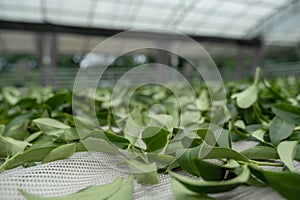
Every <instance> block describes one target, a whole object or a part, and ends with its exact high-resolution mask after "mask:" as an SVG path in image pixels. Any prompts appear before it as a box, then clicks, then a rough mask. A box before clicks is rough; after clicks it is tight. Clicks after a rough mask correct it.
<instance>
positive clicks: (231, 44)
mask: <svg viewBox="0 0 300 200" xmlns="http://www.w3.org/2000/svg"><path fill="white" fill-rule="evenodd" d="M299 11H300V1H298V0H276V1H274V0H185V1H181V0H173V1H164V0H122V1H121V0H85V1H80V0H26V1H24V0H0V86H6V85H14V86H39V85H42V86H45V85H51V86H53V87H54V88H71V87H73V82H74V79H75V77H76V73H77V70H78V69H79V68H80V66H81V67H82V68H86V69H95V68H97V67H101V66H102V67H103V66H106V65H109V66H110V67H109V68H108V70H106V72H105V74H104V75H103V77H102V79H101V81H102V82H103V84H108V85H109V84H110V83H114V82H115V81H116V80H118V78H119V77H120V76H121V75H122V74H124V72H126V71H128V69H130V68H132V67H135V66H138V65H141V64H145V63H153V62H158V63H162V64H167V65H169V66H172V67H174V68H176V69H177V70H179V71H181V72H182V73H183V74H186V75H187V76H192V73H189V71H190V68H191V66H190V64H189V62H188V61H187V60H186V59H185V58H182V57H180V56H178V55H175V54H172V53H169V52H165V51H162V50H157V49H142V50H136V51H132V52H129V53H127V54H125V55H123V56H121V57H117V56H116V55H117V54H118V53H119V51H120V49H122V47H123V45H124V40H125V41H126V43H127V44H132V45H133V46H134V44H136V43H139V44H143V43H145V44H147V43H149V42H156V43H159V44H162V45H170V44H172V42H173V41H172V37H170V36H169V35H168V34H169V33H167V32H164V31H161V32H159V31H156V32H151V31H150V32H145V31H139V30H137V31H136V34H135V35H134V36H132V37H129V38H125V39H124V38H123V40H118V39H116V40H114V41H112V42H111V46H109V47H107V48H105V49H98V50H97V51H96V52H94V53H93V54H92V55H90V56H89V59H85V60H83V58H84V57H85V56H86V54H87V53H89V52H90V51H91V50H92V49H93V48H94V47H96V46H97V45H98V44H99V43H100V42H101V41H104V40H105V39H107V38H109V37H111V36H113V35H115V34H118V33H120V32H122V31H125V30H129V29H136V28H137V29H138V28H144V27H156V28H167V29H170V30H174V31H178V32H181V33H184V34H187V35H188V36H190V37H191V38H193V39H194V40H195V41H197V42H199V44H201V45H202V46H203V47H204V48H205V50H206V51H207V52H208V53H209V55H210V56H211V58H212V59H213V60H214V62H215V63H216V65H217V67H218V68H219V71H220V72H221V74H222V77H223V79H224V80H238V79H244V78H247V77H249V76H252V75H253V72H254V70H255V68H256V66H261V67H262V68H263V70H264V72H265V74H266V75H267V76H268V77H277V76H295V77H299V75H300V48H299V47H300V12H299ZM177 48H182V49H181V50H182V51H184V52H185V53H186V54H187V55H188V56H189V58H191V59H193V60H194V62H195V63H198V64H199V65H200V64H201V61H202V59H204V58H203V57H202V56H199V52H195V49H193V48H191V47H190V46H189V44H188V43H184V42H182V43H181V45H180V46H179V47H177ZM112 61H113V62H112ZM152 73H154V75H155V73H159V72H158V71H153V72H152ZM90 75H91V76H93V75H95V70H91V73H90ZM156 75H159V74H156ZM139 76H140V77H141V78H142V77H143V74H140V75H139Z"/></svg>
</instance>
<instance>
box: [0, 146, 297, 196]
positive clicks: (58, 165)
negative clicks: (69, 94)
mask: <svg viewBox="0 0 300 200" xmlns="http://www.w3.org/2000/svg"><path fill="white" fill-rule="evenodd" d="M240 145H243V147H239V145H238V146H236V147H237V148H245V146H246V147H247V145H245V143H241V144H240ZM248 147H249V146H248ZM122 160H123V158H122V157H120V156H116V155H110V154H105V153H98V152H97V153H90V152H81V153H76V154H74V155H73V156H72V157H70V158H68V159H65V160H59V161H55V162H50V163H47V164H42V165H37V166H34V167H29V168H22V167H19V168H16V169H12V170H7V171H4V172H2V173H1V174H0V199H1V200H2V199H3V200H4V199H5V200H6V199H16V200H17V199H18V200H19V199H20V200H21V199H24V198H23V197H22V196H21V194H20V193H19V190H20V189H23V190H26V191H28V192H30V193H34V194H39V195H43V196H62V195H67V194H71V193H74V192H76V191H78V190H80V189H82V188H85V187H87V186H91V185H101V184H105V183H109V182H112V181H113V180H115V179H116V178H118V177H121V176H122V177H124V178H125V179H126V178H127V177H128V172H127V170H126V168H124V165H121V166H120V165H118V164H119V163H120V162H121V161H122ZM296 169H297V171H298V172H299V171H300V166H299V163H297V164H296ZM181 173H182V174H185V173H184V172H181ZM159 179H160V183H159V184H157V185H141V184H138V183H136V182H135V191H134V199H173V197H172V190H171V185H170V177H169V175H162V174H161V175H159ZM212 196H213V197H216V198H217V199H236V200H238V199H266V200H269V199H270V200H273V199H282V197H281V196H280V195H279V194H278V193H277V192H275V191H274V190H272V189H271V188H269V187H267V188H257V187H249V186H240V187H238V188H236V189H235V190H232V191H230V192H226V193H222V194H215V195H212Z"/></svg>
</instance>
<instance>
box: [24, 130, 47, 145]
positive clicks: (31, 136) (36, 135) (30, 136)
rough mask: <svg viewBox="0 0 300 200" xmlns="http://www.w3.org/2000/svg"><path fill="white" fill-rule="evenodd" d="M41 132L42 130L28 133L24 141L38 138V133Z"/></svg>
mask: <svg viewBox="0 0 300 200" xmlns="http://www.w3.org/2000/svg"><path fill="white" fill-rule="evenodd" d="M42 134H43V131H37V132H35V133H32V134H30V135H29V136H28V137H27V138H26V139H25V141H26V142H32V141H33V140H35V139H36V138H38V137H39V136H40V135H42Z"/></svg>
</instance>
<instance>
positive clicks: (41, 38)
mask: <svg viewBox="0 0 300 200" xmlns="http://www.w3.org/2000/svg"><path fill="white" fill-rule="evenodd" d="M35 38H36V40H35V41H36V52H37V58H38V68H39V70H40V78H41V80H40V81H41V84H42V85H43V86H46V85H52V86H53V87H56V86H57V69H56V68H57V56H58V53H57V36H56V34H55V33H36V36H35Z"/></svg>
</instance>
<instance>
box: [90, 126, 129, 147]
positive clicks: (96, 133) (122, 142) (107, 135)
mask: <svg viewBox="0 0 300 200" xmlns="http://www.w3.org/2000/svg"><path fill="white" fill-rule="evenodd" d="M86 137H95V138H101V139H104V140H106V141H107V142H108V143H112V144H113V145H116V146H118V147H119V148H121V149H127V147H128V145H129V144H130V141H129V140H128V139H126V138H124V137H122V136H118V135H116V134H114V133H112V132H110V131H103V130H98V129H97V130H93V131H91V132H90V133H89V134H88V135H87V136H86Z"/></svg>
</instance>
